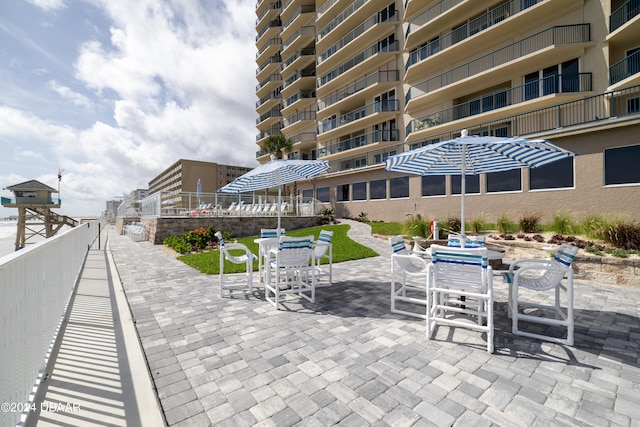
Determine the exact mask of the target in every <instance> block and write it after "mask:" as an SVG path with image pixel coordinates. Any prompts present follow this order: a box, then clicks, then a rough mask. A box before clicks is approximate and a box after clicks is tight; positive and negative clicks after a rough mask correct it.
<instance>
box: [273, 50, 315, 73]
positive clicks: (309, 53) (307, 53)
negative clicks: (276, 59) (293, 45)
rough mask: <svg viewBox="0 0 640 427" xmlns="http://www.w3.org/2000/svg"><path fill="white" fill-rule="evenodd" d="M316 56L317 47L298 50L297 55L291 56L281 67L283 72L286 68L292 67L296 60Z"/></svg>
mask: <svg viewBox="0 0 640 427" xmlns="http://www.w3.org/2000/svg"><path fill="white" fill-rule="evenodd" d="M315 54H316V48H315V46H312V47H305V48H303V49H298V50H297V51H296V53H294V54H293V55H291V56H290V57H289V58H288V59H287V60H286V61H284V63H283V64H282V66H281V67H280V68H281V69H282V70H284V69H285V68H287V67H288V66H289V65H291V64H292V63H293V62H294V61H295V60H296V59H298V58H300V57H303V56H314V55H315Z"/></svg>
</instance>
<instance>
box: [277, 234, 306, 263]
mask: <svg viewBox="0 0 640 427" xmlns="http://www.w3.org/2000/svg"><path fill="white" fill-rule="evenodd" d="M312 252H313V236H305V237H288V236H282V237H280V240H279V242H278V254H277V255H276V258H277V262H278V263H279V265H280V266H281V267H282V266H284V267H292V266H299V267H308V266H309V260H310V259H311V254H312Z"/></svg>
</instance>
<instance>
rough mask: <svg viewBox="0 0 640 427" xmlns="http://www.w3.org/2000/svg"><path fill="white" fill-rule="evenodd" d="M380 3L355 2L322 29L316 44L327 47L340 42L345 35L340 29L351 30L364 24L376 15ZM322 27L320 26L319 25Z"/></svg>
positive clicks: (362, 0)
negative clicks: (361, 23)
mask: <svg viewBox="0 0 640 427" xmlns="http://www.w3.org/2000/svg"><path fill="white" fill-rule="evenodd" d="M379 7H380V3H377V2H374V1H370V0H355V1H354V2H353V3H351V4H350V5H349V6H347V7H346V8H345V9H343V10H342V12H340V13H339V14H338V15H337V16H336V17H335V18H334V19H333V20H331V22H329V23H328V24H327V25H325V26H324V27H321V29H320V31H318V35H317V36H316V44H320V45H324V46H327V45H328V44H333V43H335V42H337V41H338V39H339V38H340V37H342V36H343V35H344V32H345V31H344V30H343V31H340V28H339V27H341V26H342V27H343V28H351V27H355V26H356V25H357V24H359V23H360V22H364V21H365V20H366V19H367V17H369V16H371V15H372V14H374V13H375V12H376V11H377V10H376V9H377V8H379ZM319 25H320V24H319Z"/></svg>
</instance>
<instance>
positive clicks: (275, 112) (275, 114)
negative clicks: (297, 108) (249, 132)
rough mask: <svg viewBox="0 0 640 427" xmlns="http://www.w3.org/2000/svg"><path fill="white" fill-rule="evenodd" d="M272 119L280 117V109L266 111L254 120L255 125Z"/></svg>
mask: <svg viewBox="0 0 640 427" xmlns="http://www.w3.org/2000/svg"><path fill="white" fill-rule="evenodd" d="M272 117H282V114H281V113H280V108H274V109H273V110H270V111H267V112H266V113H264V114H263V115H261V116H260V117H258V118H257V119H256V124H259V123H262V122H264V121H265V120H267V119H270V118H272Z"/></svg>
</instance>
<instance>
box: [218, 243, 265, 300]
mask: <svg viewBox="0 0 640 427" xmlns="http://www.w3.org/2000/svg"><path fill="white" fill-rule="evenodd" d="M215 236H216V237H217V238H218V242H219V245H220V288H219V296H220V298H223V297H225V296H233V294H234V292H237V291H241V292H242V293H244V294H248V293H251V292H253V261H254V260H255V259H256V256H255V255H253V254H252V253H251V251H250V250H249V248H247V247H246V246H245V245H243V244H241V243H229V244H225V242H224V239H223V238H222V233H221V232H219V231H218V232H216V234H215ZM229 251H234V252H242V253H241V254H240V255H233V254H231V253H230V252H229ZM225 259H226V260H227V261H230V262H232V263H234V264H245V273H244V274H243V275H242V276H243V277H241V278H240V279H238V278H237V277H235V278H233V279H230V280H225V273H224V261H225ZM236 276H237V274H236Z"/></svg>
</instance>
